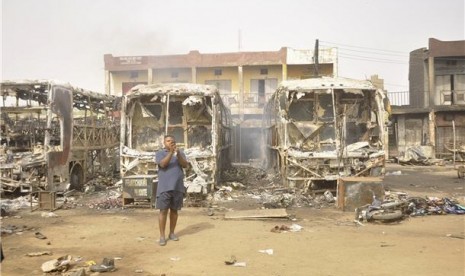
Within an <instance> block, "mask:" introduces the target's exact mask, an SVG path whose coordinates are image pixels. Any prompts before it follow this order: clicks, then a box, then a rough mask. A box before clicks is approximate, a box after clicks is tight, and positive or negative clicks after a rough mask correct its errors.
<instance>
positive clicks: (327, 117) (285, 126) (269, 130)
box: [264, 77, 387, 191]
mask: <svg viewBox="0 0 465 276" xmlns="http://www.w3.org/2000/svg"><path fill="white" fill-rule="evenodd" d="M386 101H387V98H386V97H385V95H384V93H383V92H382V91H381V90H379V89H377V88H376V87H375V86H373V84H372V83H371V82H369V81H361V80H353V79H346V78H331V77H321V78H312V79H304V80H290V81H284V82H282V83H281V84H280V85H279V86H278V88H277V90H276V92H275V93H274V94H273V96H272V98H271V99H270V100H269V101H268V103H267V105H266V107H265V115H264V130H265V134H264V139H265V140H266V142H265V143H264V144H266V145H267V150H266V156H267V158H266V166H267V167H268V168H274V169H275V170H276V171H277V172H279V173H280V176H281V177H282V180H283V184H284V185H285V186H289V187H297V188H305V189H311V190H313V191H318V190H324V189H327V188H328V186H329V187H331V184H336V183H337V180H338V179H339V178H340V177H346V176H350V177H354V176H360V177H361V176H381V175H383V173H384V165H385V145H386V141H387V140H386V131H385V129H386V126H385V119H386V114H385V104H387V102H386Z"/></svg>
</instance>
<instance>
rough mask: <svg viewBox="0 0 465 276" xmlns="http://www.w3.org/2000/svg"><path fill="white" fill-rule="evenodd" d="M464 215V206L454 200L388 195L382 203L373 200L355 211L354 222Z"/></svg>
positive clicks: (400, 194)
mask: <svg viewBox="0 0 465 276" xmlns="http://www.w3.org/2000/svg"><path fill="white" fill-rule="evenodd" d="M443 214H459V215H462V214H465V206H462V205H460V204H458V202H457V201H456V200H454V199H449V198H438V197H424V198H422V197H409V196H407V194H406V193H398V194H390V193H388V194H387V195H386V196H385V198H384V199H383V201H380V200H378V199H376V198H374V200H373V203H372V204H368V205H365V206H361V207H359V208H356V209H355V220H356V221H364V220H365V221H369V222H370V221H386V222H389V221H396V220H401V219H403V218H405V217H408V216H410V217H417V216H426V215H443Z"/></svg>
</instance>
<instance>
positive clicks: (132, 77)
mask: <svg viewBox="0 0 465 276" xmlns="http://www.w3.org/2000/svg"><path fill="white" fill-rule="evenodd" d="M138 77H139V72H137V71H131V77H130V78H131V79H137V78H138Z"/></svg>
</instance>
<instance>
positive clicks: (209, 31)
mask: <svg viewBox="0 0 465 276" xmlns="http://www.w3.org/2000/svg"><path fill="white" fill-rule="evenodd" d="M464 13H465V7H464V1H463V0H320V1H311V0H302V1H294V0H286V1H282V0H263V1H259V0H242V1H241V0H229V1H222V0H196V1H193V0H192V1H187V0H185V1H180V0H169V1H168V0H165V1H157V0H2V28H1V29H2V37H1V38H2V51H1V52H2V57H1V62H2V68H1V76H2V79H3V80H14V79H56V80H61V81H66V82H70V83H71V84H73V85H75V86H79V87H82V88H86V89H90V90H94V91H98V92H100V91H102V92H103V88H104V63H103V55H104V54H107V53H108V54H113V55H115V56H122V55H160V54H162V55H163V54H187V53H188V52H189V51H190V50H199V51H200V52H201V53H215V52H235V51H238V50H239V35H238V33H239V30H241V38H242V39H241V45H242V47H241V50H242V51H277V50H279V49H280V48H281V47H283V46H287V47H292V48H296V49H313V48H314V45H315V40H316V39H319V41H320V47H327V46H337V47H338V48H339V53H340V56H339V61H340V62H339V75H340V76H343V77H351V78H357V79H365V78H366V77H369V76H370V75H373V74H378V75H379V77H380V78H384V80H385V86H386V88H387V89H388V90H389V91H407V90H408V54H409V52H410V51H412V50H415V49H418V48H423V47H428V38H430V37H434V38H437V39H439V40H464V39H465V34H464V32H465V30H464V29H465V19H464Z"/></svg>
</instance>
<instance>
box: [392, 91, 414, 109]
mask: <svg viewBox="0 0 465 276" xmlns="http://www.w3.org/2000/svg"><path fill="white" fill-rule="evenodd" d="M387 97H388V98H389V102H390V103H391V105H397V106H400V105H410V93H409V92H408V91H398V92H387Z"/></svg>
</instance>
